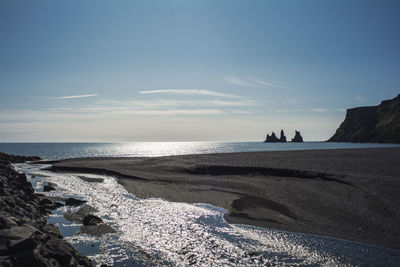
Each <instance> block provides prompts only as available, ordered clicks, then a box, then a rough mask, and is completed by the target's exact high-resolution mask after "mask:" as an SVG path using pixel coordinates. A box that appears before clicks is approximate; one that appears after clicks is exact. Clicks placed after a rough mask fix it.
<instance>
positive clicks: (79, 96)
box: [56, 94, 98, 99]
mask: <svg viewBox="0 0 400 267" xmlns="http://www.w3.org/2000/svg"><path fill="white" fill-rule="evenodd" d="M93 96H98V94H88V95H69V96H60V97H56V99H73V98H86V97H93Z"/></svg>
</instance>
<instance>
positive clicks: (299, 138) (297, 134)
mask: <svg viewBox="0 0 400 267" xmlns="http://www.w3.org/2000/svg"><path fill="white" fill-rule="evenodd" d="M292 142H296V143H301V142H303V137H302V136H301V134H300V132H299V131H295V135H294V137H293V138H292Z"/></svg>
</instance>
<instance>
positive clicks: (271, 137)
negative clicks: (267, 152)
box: [264, 132, 279, 143]
mask: <svg viewBox="0 0 400 267" xmlns="http://www.w3.org/2000/svg"><path fill="white" fill-rule="evenodd" d="M276 142H279V139H278V138H277V137H276V135H275V133H274V132H272V134H271V135H268V134H267V138H266V139H265V141H264V143H276Z"/></svg>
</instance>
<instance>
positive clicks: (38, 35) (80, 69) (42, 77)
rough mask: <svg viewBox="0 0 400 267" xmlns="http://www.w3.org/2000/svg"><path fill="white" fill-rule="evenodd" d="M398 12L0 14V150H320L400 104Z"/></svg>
mask: <svg viewBox="0 0 400 267" xmlns="http://www.w3.org/2000/svg"><path fill="white" fill-rule="evenodd" d="M399 12H400V2H399V1H395V0H394V1H385V0H382V1H368V0H362V1H361V0H360V1H354V0H338V1H320V0H315V1H307V0H304V1H294V0H293V1H285V0H283V1H276V0H270V1H268V0H265V1H257V0H254V1H223V0H217V1H215V0H214V1H183V0H181V1H172V0H171V1H167V0H163V1H161V0H160V1H152V0H149V1H120V0H115V1H102V0H96V1H82V0H80V1H77V0H76V1H74V0H69V1H61V0H59V1H54V0H49V1H42V0H37V1H18V0H17V1H11V0H4V1H1V2H0V36H1V42H0V90H1V95H2V97H1V98H0V142H24V141H29V142H34V141H51V142H55V141H248V140H262V139H263V138H265V135H266V133H267V131H268V132H271V131H275V132H276V133H278V132H279V131H280V129H284V130H285V131H286V135H287V136H288V137H289V138H291V137H292V136H293V135H294V130H295V129H297V130H300V131H301V132H302V134H303V136H304V138H305V140H326V139H328V138H329V137H330V136H331V135H333V133H334V131H335V130H336V128H337V127H338V126H339V124H340V122H341V121H342V120H343V119H344V116H345V109H346V108H351V107H356V106H365V105H376V104H379V102H380V101H381V100H384V99H389V98H393V97H395V96H396V95H397V94H399V93H400V75H399V74H400V51H399V47H400V34H399V28H400V16H398V14H399Z"/></svg>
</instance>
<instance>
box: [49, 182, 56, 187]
mask: <svg viewBox="0 0 400 267" xmlns="http://www.w3.org/2000/svg"><path fill="white" fill-rule="evenodd" d="M47 185H49V186H53V187H56V186H57V184H56V183H52V182H47Z"/></svg>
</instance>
